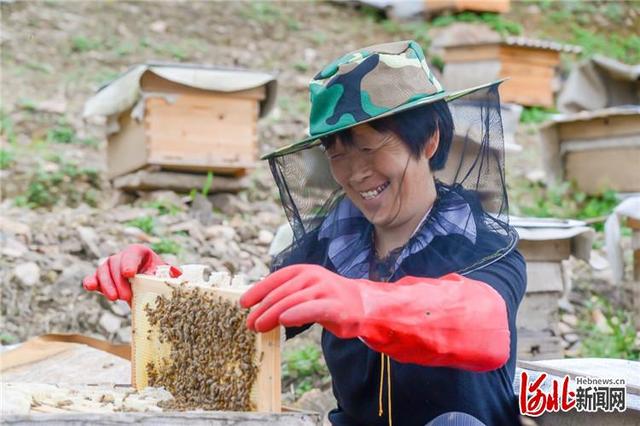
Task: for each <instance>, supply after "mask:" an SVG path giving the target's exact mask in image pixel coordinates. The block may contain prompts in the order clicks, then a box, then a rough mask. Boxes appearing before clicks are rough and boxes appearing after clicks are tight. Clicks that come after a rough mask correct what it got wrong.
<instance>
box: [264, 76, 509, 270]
mask: <svg viewBox="0 0 640 426" xmlns="http://www.w3.org/2000/svg"><path fill="white" fill-rule="evenodd" d="M498 86H499V83H496V84H494V85H490V86H487V87H484V88H482V89H479V90H477V91H475V92H472V93H470V94H466V95H464V96H462V97H459V98H456V99H452V100H449V102H448V103H447V104H446V105H447V106H448V108H449V111H450V112H451V116H452V118H453V135H450V136H452V137H451V138H450V144H448V145H449V146H448V152H444V153H442V152H441V153H440V155H443V156H444V159H445V161H444V163H443V167H441V168H438V170H434V171H433V178H434V180H435V186H436V191H437V197H436V200H435V203H434V204H433V206H432V207H431V209H430V210H429V213H428V214H427V216H426V217H425V219H424V220H423V221H422V222H421V224H420V226H419V229H417V230H416V232H415V233H414V235H413V236H412V237H411V239H410V240H409V241H408V242H407V244H406V245H405V247H403V248H402V249H399V250H398V253H400V258H399V260H398V261H397V262H392V265H391V277H393V276H396V277H399V276H401V275H404V274H411V273H415V272H416V270H418V269H419V268H420V264H421V262H422V263H424V262H428V263H430V264H433V265H434V267H433V268H431V269H430V270H432V271H434V272H433V273H434V274H446V273H449V272H458V273H468V272H470V271H472V270H475V269H478V268H481V267H482V266H483V265H487V264H488V263H491V262H494V261H496V260H497V259H499V258H500V257H502V256H504V255H505V254H506V253H508V252H509V251H510V250H512V249H513V248H514V247H515V245H516V243H517V234H516V233H515V231H514V230H513V229H512V228H511V227H510V226H509V223H508V200H507V192H506V184H505V174H504V142H503V133H502V132H503V129H502V119H501V110H500V98H499V94H498ZM443 146H444V145H443ZM438 149H446V147H445V148H438ZM269 164H270V168H271V172H272V174H273V176H274V179H275V182H276V184H277V186H278V188H279V194H280V199H281V203H282V205H283V208H284V210H285V212H286V215H287V218H288V220H289V223H290V225H291V228H292V230H293V241H292V243H291V245H289V246H288V247H287V248H285V249H284V250H282V251H281V252H280V253H278V254H277V255H276V256H275V257H274V258H273V261H272V270H276V269H279V268H281V267H283V266H287V265H290V264H295V263H317V264H321V265H323V266H325V267H328V268H330V269H332V270H334V271H337V272H339V273H340V274H342V275H345V276H349V277H353V278H363V277H367V274H368V265H369V264H368V260H367V258H368V257H369V256H371V250H370V248H371V247H370V244H371V243H370V241H371V237H370V235H371V232H372V229H373V225H371V224H370V223H369V222H368V221H367V219H366V218H365V217H364V215H363V214H359V212H358V209H357V208H356V207H355V205H354V203H352V202H351V201H350V200H349V198H348V197H347V196H346V194H345V191H344V190H343V189H342V188H341V187H340V185H339V184H338V183H337V182H336V180H335V179H334V177H333V175H332V172H331V168H330V166H329V161H328V159H327V155H326V153H325V152H324V149H323V147H322V145H321V144H320V143H317V144H313V145H312V146H311V147H307V148H306V149H302V150H299V151H297V152H293V153H288V154H284V155H279V156H273V157H271V158H269ZM405 184H412V183H411V182H405Z"/></svg>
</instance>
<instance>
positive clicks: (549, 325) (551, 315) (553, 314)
mask: <svg viewBox="0 0 640 426" xmlns="http://www.w3.org/2000/svg"><path fill="white" fill-rule="evenodd" d="M559 299H560V293H557V292H544V293H527V294H525V296H524V298H523V299H522V303H520V307H519V308H518V316H517V318H516V326H517V327H518V330H528V331H533V332H550V331H551V332H553V333H554V334H557V331H558V300H559Z"/></svg>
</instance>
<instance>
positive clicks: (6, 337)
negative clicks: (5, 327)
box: [0, 332, 18, 345]
mask: <svg viewBox="0 0 640 426" xmlns="http://www.w3.org/2000/svg"><path fill="white" fill-rule="evenodd" d="M17 342H18V338H17V337H16V336H14V335H13V334H10V333H6V332H2V333H0V344H3V345H12V344H14V343H17Z"/></svg>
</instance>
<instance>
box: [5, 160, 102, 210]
mask: <svg viewBox="0 0 640 426" xmlns="http://www.w3.org/2000/svg"><path fill="white" fill-rule="evenodd" d="M54 160H56V162H58V164H59V167H58V169H57V170H55V171H43V170H38V171H37V172H36V173H34V174H33V175H32V176H31V178H30V179H29V182H28V184H27V188H26V190H25V191H24V193H23V194H21V195H20V196H18V197H16V198H15V199H14V203H15V204H16V205H18V206H24V207H29V208H51V207H53V206H56V205H59V204H63V205H67V206H71V207H76V206H77V205H78V204H79V203H80V202H85V203H87V204H89V205H91V206H93V207H95V206H96V205H97V201H98V199H97V190H99V189H100V177H99V175H98V171H97V170H95V169H93V168H83V167H79V166H78V165H77V164H75V163H70V162H66V161H64V160H62V159H60V158H59V156H58V158H56V159H54Z"/></svg>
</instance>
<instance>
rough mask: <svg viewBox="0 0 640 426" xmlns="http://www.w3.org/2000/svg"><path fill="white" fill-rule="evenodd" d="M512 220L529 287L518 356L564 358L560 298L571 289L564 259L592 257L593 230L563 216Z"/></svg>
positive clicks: (521, 311) (523, 306)
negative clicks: (559, 217)
mask: <svg viewBox="0 0 640 426" xmlns="http://www.w3.org/2000/svg"><path fill="white" fill-rule="evenodd" d="M512 224H513V225H514V226H515V227H516V230H517V231H518V234H519V235H520V241H519V242H518V250H519V251H520V252H521V253H522V255H523V256H524V258H525V260H526V262H527V291H526V293H525V296H524V298H523V300H522V302H521V304H520V308H519V310H518V316H517V318H516V326H517V328H518V358H519V359H550V358H558V357H560V358H562V356H563V348H562V347H561V339H560V333H559V327H558V322H559V318H558V310H559V302H560V299H561V298H567V296H568V293H569V291H570V290H571V283H570V282H568V280H570V277H569V276H568V275H567V274H566V273H565V271H564V266H563V262H564V261H566V260H568V259H569V257H570V256H572V255H574V256H576V257H580V258H583V259H584V258H586V259H588V257H589V254H590V248H591V239H592V238H593V231H592V230H591V229H590V228H587V227H585V226H584V223H582V222H579V221H572V220H561V219H537V218H530V219H522V218H518V219H516V220H512ZM524 225H526V226H524ZM554 226H555V228H554Z"/></svg>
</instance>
